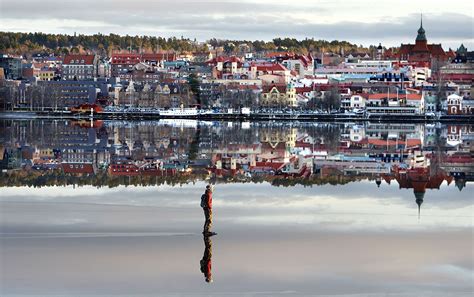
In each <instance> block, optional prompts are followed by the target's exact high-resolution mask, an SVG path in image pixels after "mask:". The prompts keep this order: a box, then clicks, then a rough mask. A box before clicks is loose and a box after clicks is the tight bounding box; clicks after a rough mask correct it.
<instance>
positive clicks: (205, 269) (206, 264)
mask: <svg viewBox="0 0 474 297" xmlns="http://www.w3.org/2000/svg"><path fill="white" fill-rule="evenodd" d="M203 238H204V254H203V255H202V259H201V261H200V263H201V272H202V273H204V277H205V278H206V282H207V283H212V240H211V237H210V236H207V235H204V236H203Z"/></svg>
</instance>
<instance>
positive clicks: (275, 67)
mask: <svg viewBox="0 0 474 297" xmlns="http://www.w3.org/2000/svg"><path fill="white" fill-rule="evenodd" d="M252 66H257V71H265V72H273V71H288V69H287V68H286V67H285V66H283V65H281V64H279V63H265V64H254V65H252Z"/></svg>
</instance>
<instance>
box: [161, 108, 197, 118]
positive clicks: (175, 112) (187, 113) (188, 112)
mask: <svg viewBox="0 0 474 297" xmlns="http://www.w3.org/2000/svg"><path fill="white" fill-rule="evenodd" d="M197 115H198V110H197V109H196V108H170V109H163V110H160V116H164V117H195V116H197Z"/></svg>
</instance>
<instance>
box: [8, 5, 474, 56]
mask: <svg viewBox="0 0 474 297" xmlns="http://www.w3.org/2000/svg"><path fill="white" fill-rule="evenodd" d="M473 12H474V5H473V4H472V2H471V1H469V0H451V1H448V2H447V1H442V0H419V1H413V0H398V1H387V0H358V1H342V0H293V1H287V0H205V1H191V0H173V1H169V0H154V1H149V0H134V1H125V0H102V1H97V0H81V1H63V0H43V1H36V0H15V1H13V0H0V28H1V29H0V30H2V31H23V32H31V31H42V32H51V33H73V32H77V33H84V34H90V33H97V32H101V33H118V34H132V35H136V34H140V35H141V34H147V35H158V36H178V37H179V36H184V37H189V38H197V39H198V40H202V41H204V40H206V39H209V38H212V37H216V38H228V39H252V40H255V39H259V40H261V39H263V40H270V39H272V38H274V37H287V36H289V37H296V38H305V37H308V38H316V39H328V40H334V39H339V40H342V39H343V40H348V41H350V42H353V43H358V44H359V43H362V44H364V45H369V44H378V43H379V42H382V43H383V44H384V45H387V46H393V45H399V44H400V43H401V42H404V43H409V42H413V41H414V39H415V37H416V30H417V29H418V26H419V18H420V13H423V15H424V27H425V29H426V31H427V37H428V39H429V41H431V42H434V43H442V44H443V46H444V47H445V48H446V49H447V48H448V47H453V48H454V47H458V46H459V44H460V43H461V42H463V43H464V44H465V45H467V46H468V47H469V48H473V47H474V37H473V36H474V34H473Z"/></svg>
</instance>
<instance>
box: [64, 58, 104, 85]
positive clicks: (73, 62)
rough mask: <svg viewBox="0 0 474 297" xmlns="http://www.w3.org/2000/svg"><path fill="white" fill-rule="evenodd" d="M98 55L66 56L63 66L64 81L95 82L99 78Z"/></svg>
mask: <svg viewBox="0 0 474 297" xmlns="http://www.w3.org/2000/svg"><path fill="white" fill-rule="evenodd" d="M98 65H99V57H98V56H97V55H66V57H64V61H63V65H62V79H63V80H93V79H94V78H97V77H98V68H99V67H98Z"/></svg>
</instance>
